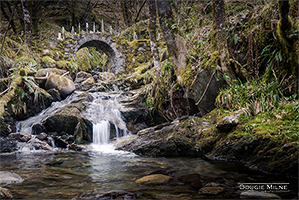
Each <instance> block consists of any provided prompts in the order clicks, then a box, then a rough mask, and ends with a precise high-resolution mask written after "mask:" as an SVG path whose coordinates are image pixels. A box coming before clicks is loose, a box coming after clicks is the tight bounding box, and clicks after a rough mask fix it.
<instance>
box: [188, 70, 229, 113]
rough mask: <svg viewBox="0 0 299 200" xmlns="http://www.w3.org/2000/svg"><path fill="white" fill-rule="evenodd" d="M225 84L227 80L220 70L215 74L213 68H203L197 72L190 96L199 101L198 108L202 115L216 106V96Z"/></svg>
mask: <svg viewBox="0 0 299 200" xmlns="http://www.w3.org/2000/svg"><path fill="white" fill-rule="evenodd" d="M224 84H225V80H224V79H223V77H222V74H221V73H220V72H218V71H216V73H215V74H213V71H212V70H209V69H202V70H201V71H200V72H199V73H198V74H197V76H196V78H195V80H194V81H193V83H192V85H191V87H190V92H189V93H188V97H189V98H190V99H193V100H194V101H195V102H196V103H197V107H198V110H199V111H200V113H201V115H202V116H203V115H205V114H207V113H208V112H210V111H212V110H213V109H214V108H215V100H216V97H217V96H218V94H219V90H220V89H221V88H222V87H223V85H224ZM206 88H207V90H206ZM199 101H200V102H199ZM198 102H199V103H198Z"/></svg>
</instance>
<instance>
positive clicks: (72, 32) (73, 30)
mask: <svg viewBox="0 0 299 200" xmlns="http://www.w3.org/2000/svg"><path fill="white" fill-rule="evenodd" d="M71 34H72V39H74V34H75V28H74V26H72V30H71Z"/></svg>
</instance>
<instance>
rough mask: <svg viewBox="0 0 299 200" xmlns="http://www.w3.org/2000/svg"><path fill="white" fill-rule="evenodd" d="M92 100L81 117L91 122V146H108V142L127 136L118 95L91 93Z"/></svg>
mask: <svg viewBox="0 0 299 200" xmlns="http://www.w3.org/2000/svg"><path fill="white" fill-rule="evenodd" d="M92 96H93V98H94V100H93V102H91V103H90V104H89V105H88V107H87V109H86V111H85V112H83V113H82V115H83V116H84V117H85V118H87V119H89V120H91V121H92V122H93V144H94V145H103V144H108V143H109V140H110V139H112V138H114V137H116V138H118V137H121V136H126V135H128V131H127V128H126V123H125V122H124V121H123V119H122V116H121V112H120V109H121V106H122V105H121V104H119V102H118V101H117V98H118V97H119V94H108V93H93V94H92Z"/></svg>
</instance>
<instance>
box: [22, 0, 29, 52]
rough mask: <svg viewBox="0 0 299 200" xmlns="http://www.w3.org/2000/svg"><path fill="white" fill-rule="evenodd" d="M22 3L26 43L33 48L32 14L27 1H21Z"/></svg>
mask: <svg viewBox="0 0 299 200" xmlns="http://www.w3.org/2000/svg"><path fill="white" fill-rule="evenodd" d="M21 3H22V10H23V15H24V18H23V19H24V22H25V43H26V44H27V45H28V47H29V48H30V47H31V25H30V13H29V10H28V4H27V1H26V0H21Z"/></svg>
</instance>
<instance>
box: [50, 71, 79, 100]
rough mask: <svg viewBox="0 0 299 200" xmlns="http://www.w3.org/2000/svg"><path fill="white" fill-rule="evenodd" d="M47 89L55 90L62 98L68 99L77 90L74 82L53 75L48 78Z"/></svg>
mask: <svg viewBox="0 0 299 200" xmlns="http://www.w3.org/2000/svg"><path fill="white" fill-rule="evenodd" d="M45 88H46V89H47V90H49V89H53V88H54V89H56V90H58V91H59V93H60V96H61V97H62V98H65V97H67V96H68V95H69V94H71V93H72V92H73V91H74V90H75V89H76V87H75V84H74V82H73V81H72V80H70V79H68V78H66V77H65V76H61V75H57V74H52V75H50V76H49V77H48V79H47V81H46V84H45Z"/></svg>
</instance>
